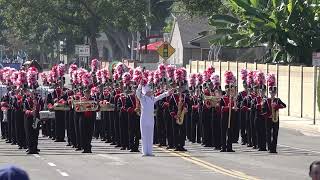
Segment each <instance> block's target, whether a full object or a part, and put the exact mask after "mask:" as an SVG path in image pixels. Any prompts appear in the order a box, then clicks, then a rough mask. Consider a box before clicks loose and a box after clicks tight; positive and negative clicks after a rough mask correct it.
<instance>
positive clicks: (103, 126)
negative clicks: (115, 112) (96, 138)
mask: <svg viewBox="0 0 320 180" xmlns="http://www.w3.org/2000/svg"><path fill="white" fill-rule="evenodd" d="M108 119H109V118H108V112H101V135H100V136H101V140H102V141H105V140H106V139H109V138H107V127H108V125H109V123H108V122H107V121H108Z"/></svg>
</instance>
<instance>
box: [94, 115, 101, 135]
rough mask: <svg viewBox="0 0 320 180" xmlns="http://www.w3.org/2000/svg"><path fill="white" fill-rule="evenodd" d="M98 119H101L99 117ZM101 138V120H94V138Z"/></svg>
mask: <svg viewBox="0 0 320 180" xmlns="http://www.w3.org/2000/svg"><path fill="white" fill-rule="evenodd" d="M100 113H101V112H100ZM100 118H102V117H101V116H100ZM102 136H103V135H102V119H97V118H96V119H95V121H94V137H95V138H97V139H98V138H99V137H101V138H102Z"/></svg>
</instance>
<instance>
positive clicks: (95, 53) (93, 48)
mask: <svg viewBox="0 0 320 180" xmlns="http://www.w3.org/2000/svg"><path fill="white" fill-rule="evenodd" d="M89 38H90V45H91V59H99V50H98V44H97V36H96V34H95V33H94V34H91V35H90V37H89Z"/></svg>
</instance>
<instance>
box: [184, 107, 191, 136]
mask: <svg viewBox="0 0 320 180" xmlns="http://www.w3.org/2000/svg"><path fill="white" fill-rule="evenodd" d="M185 124H186V134H187V139H188V140H189V141H191V109H188V112H187V113H186V123H185Z"/></svg>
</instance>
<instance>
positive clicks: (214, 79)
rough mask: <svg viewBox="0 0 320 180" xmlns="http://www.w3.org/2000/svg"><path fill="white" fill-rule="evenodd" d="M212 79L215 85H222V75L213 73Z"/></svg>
mask: <svg viewBox="0 0 320 180" xmlns="http://www.w3.org/2000/svg"><path fill="white" fill-rule="evenodd" d="M210 80H211V82H212V84H213V85H214V86H220V85H221V82H220V76H219V75H217V74H212V75H211V77H210Z"/></svg>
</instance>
